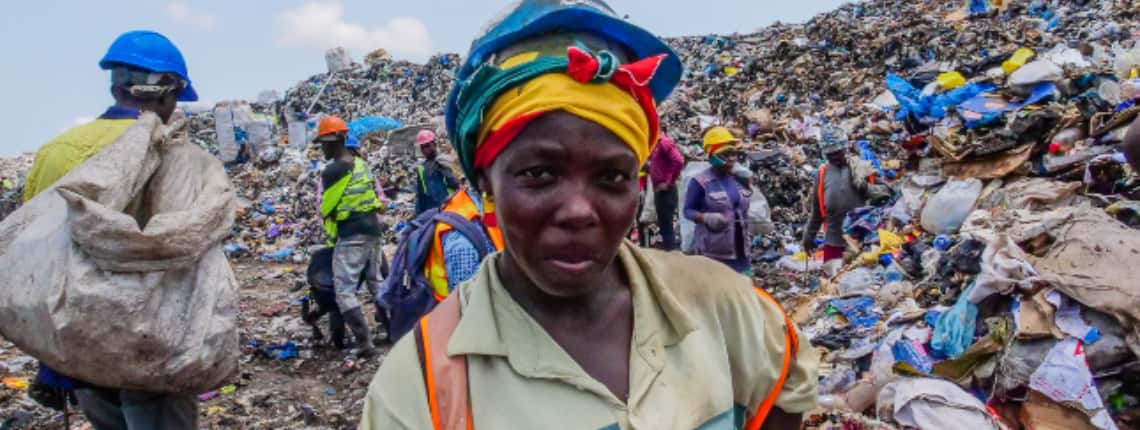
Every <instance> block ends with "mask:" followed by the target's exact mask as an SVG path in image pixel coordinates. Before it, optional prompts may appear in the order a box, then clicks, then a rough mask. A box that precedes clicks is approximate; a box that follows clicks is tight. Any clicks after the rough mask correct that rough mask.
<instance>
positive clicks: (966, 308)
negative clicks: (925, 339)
mask: <svg viewBox="0 0 1140 430" xmlns="http://www.w3.org/2000/svg"><path fill="white" fill-rule="evenodd" d="M973 290H974V284H973V283H971V284H970V287H969V288H966V291H963V292H962V295H961V296H959V297H958V302H957V303H954V307H952V308H950V310H948V311H946V312H944V313H943V314H942V315H940V316H939V317H938V322H937V323H935V325H934V337H933V338H931V340H930V349H931V350H933V351H934V352H935V353H938V354H939V356H942V357H946V358H950V359H953V358H958V356H960V355H962V353H963V352H965V351H966V348H969V347H970V345H972V344H973V343H974V325H975V324H976V322H977V320H978V306H977V305H975V304H973V303H970V301H969V300H967V297H970V293H971V292H972V291H973Z"/></svg>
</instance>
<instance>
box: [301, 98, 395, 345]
mask: <svg viewBox="0 0 1140 430" xmlns="http://www.w3.org/2000/svg"><path fill="white" fill-rule="evenodd" d="M347 137H348V125H347V124H345V122H344V120H342V119H340V118H337V117H334V116H329V117H325V119H322V120H321V122H320V124H318V126H317V137H316V139H315V142H316V143H318V144H320V145H321V152H322V153H323V154H324V156H325V159H327V160H328V161H329V164H328V165H327V166H325V170H324V172H322V173H321V185H322V187H323V188H324V192H323V193H322V194H321V217H322V218H323V219H324V226H325V234H326V235H327V236H328V238H329V241H330V242H333V241H335V244H331V243H330V245H331V246H334V251H333V284H334V288H335V290H336V304H337V307H339V308H340V311H341V314H342V315H343V316H344V322H345V324H346V325H348V328H349V330H351V331H352V335H353V337H354V338H356V347H357V350H356V353H357V355H358V356H360V357H361V358H364V357H369V356H372V355H375V354H376V347H375V346H373V345H372V337H371V335H370V332H369V329H368V322H367V321H365V320H364V312H363V310H362V309H361V307H360V301H359V300H358V299H357V298H356V286H357V284H358V281H359V280H360V278H361V275H362V274H363V275H364V279H365V285H367V286H368V289H369V291H371V292H372V293H373V294H377V293H378V292H379V291H380V281H381V279H380V258H379V257H380V252H381V250H380V245H381V243H380V235H381V233H382V232H383V229H382V228H381V226H380V219H379V217H377V215H376V213H377V212H378V211H380V210H382V209H383V208H384V204H383V203H382V202H381V201H380V198H379V197H378V196H377V195H376V188H375V184H374V181H373V179H372V171H371V169H369V168H368V164H367V163H365V162H364V159H362V158H360V157H355V156H353V155H352V153H351V152H349V150H348V148H347V147H346V146H345V143H346V140H347ZM370 263H371V264H370Z"/></svg>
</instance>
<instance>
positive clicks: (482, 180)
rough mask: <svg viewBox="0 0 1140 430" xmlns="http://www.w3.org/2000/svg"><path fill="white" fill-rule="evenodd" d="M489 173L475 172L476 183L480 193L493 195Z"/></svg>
mask: <svg viewBox="0 0 1140 430" xmlns="http://www.w3.org/2000/svg"><path fill="white" fill-rule="evenodd" d="M487 176H488V175H487V171H486V170H479V171H477V172H475V183H476V185H478V186H479V191H480V192H482V193H483V194H485V195H488V196H490V195H493V194H494V191H493V190H492V189H491V181H490V180H489V179H487Z"/></svg>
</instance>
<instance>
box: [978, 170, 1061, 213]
mask: <svg viewBox="0 0 1140 430" xmlns="http://www.w3.org/2000/svg"><path fill="white" fill-rule="evenodd" d="M1081 188H1082V184H1081V183H1080V182H1061V181H1055V180H1052V179H1046V178H1022V179H1018V180H1016V181H1013V182H1010V183H1008V184H1006V185H1005V186H1003V187H1002V188H1001V189H999V190H998V191H997V192H996V193H994V195H993V196H992V197H991V198H990V199H987V201H986V202H979V205H978V206H979V208H981V209H991V208H994V207H1002V208H1006V209H1026V210H1048V209H1056V208H1060V207H1064V206H1071V205H1073V204H1075V203H1076V202H1077V200H1078V195H1077V191H1079V190H1080V189H1081Z"/></svg>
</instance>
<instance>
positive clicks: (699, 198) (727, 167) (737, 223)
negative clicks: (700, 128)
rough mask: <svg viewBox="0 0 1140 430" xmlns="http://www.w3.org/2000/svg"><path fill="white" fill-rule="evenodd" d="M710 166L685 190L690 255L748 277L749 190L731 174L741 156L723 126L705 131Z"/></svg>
mask: <svg viewBox="0 0 1140 430" xmlns="http://www.w3.org/2000/svg"><path fill="white" fill-rule="evenodd" d="M702 146H703V147H704V150H705V154H707V155H708V156H709V164H712V166H711V167H709V168H708V169H706V170H705V171H704V172H701V173H699V174H697V176H696V177H694V178H693V180H692V181H690V182H689V188H688V190H686V191H685V218H688V219H689V220H692V221H693V222H694V223H695V224H696V228H695V229H694V230H693V252H694V253H695V254H698V255H703V256H705V257H708V258H711V259H713V260H716V261H719V262H721V263H724V264H725V265H727V266H728V267H731V268H732V270H735V271H736V272H737V273H742V274H745V275H749V276H751V274H752V252H751V251H752V238H751V237H750V234H749V230H748V226H747V221H748V206H749V205H750V198H751V197H752V190H751V189H750V188H749V187H747V186H744V185H743V184H741V183H740V182H739V181H738V180H737V178H736V176H735V175H734V174H733V169H734V168H735V167H736V162H737V160H739V159H740V158H741V157H742V156H743V153H742V152H741V151H740V139H737V138H736V136H733V135H732V132H731V131H729V130H728V129H727V128H724V127H713V128H710V129H709V130H708V131H706V132H705V136H704V141H703V145H702Z"/></svg>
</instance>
